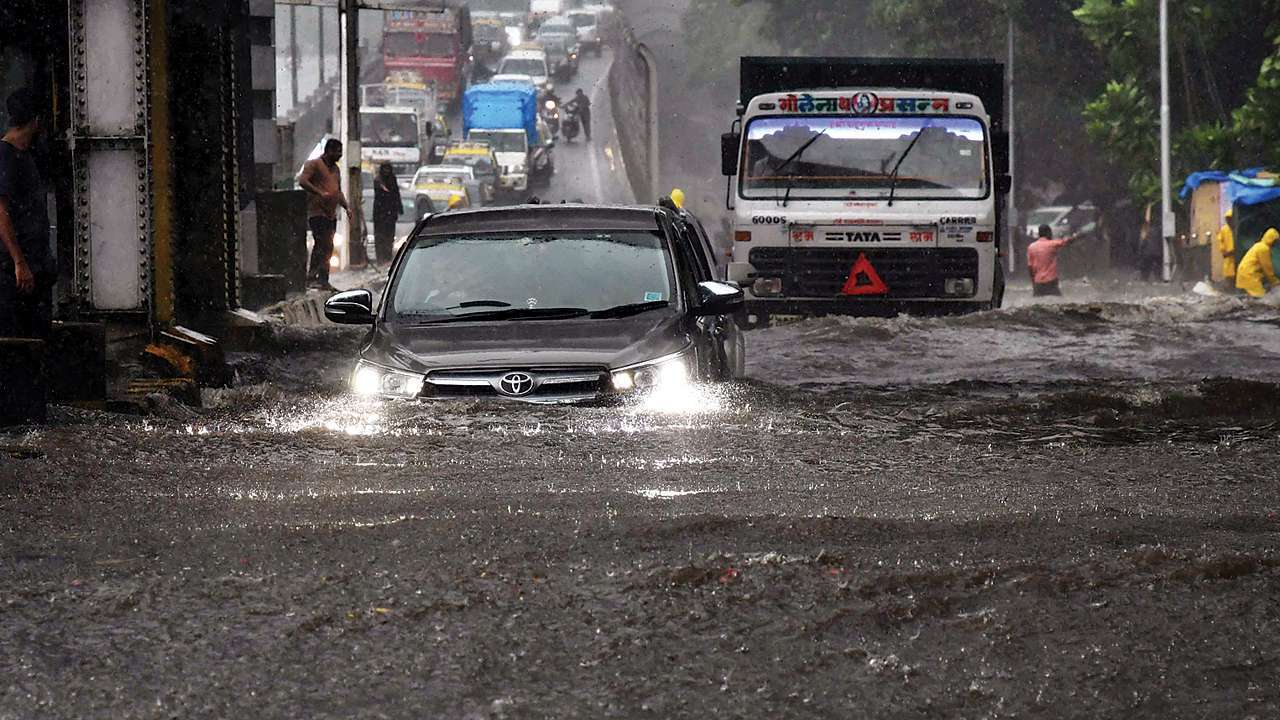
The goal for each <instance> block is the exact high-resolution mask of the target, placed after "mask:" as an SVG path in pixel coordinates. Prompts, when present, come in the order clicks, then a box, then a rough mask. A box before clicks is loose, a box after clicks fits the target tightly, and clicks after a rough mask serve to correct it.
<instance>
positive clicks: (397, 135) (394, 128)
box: [360, 113, 418, 147]
mask: <svg viewBox="0 0 1280 720" xmlns="http://www.w3.org/2000/svg"><path fill="white" fill-rule="evenodd" d="M360 142H362V143H363V144H364V145H366V146H367V147H417V146H418V119H417V118H415V117H414V116H413V115H409V114H402V113H361V115H360Z"/></svg>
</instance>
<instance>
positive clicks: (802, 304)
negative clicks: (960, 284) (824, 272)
mask: <svg viewBox="0 0 1280 720" xmlns="http://www.w3.org/2000/svg"><path fill="white" fill-rule="evenodd" d="M983 307H984V303H981V302H978V301H975V300H973V299H972V298H969V299H963V300H957V299H953V298H947V299H942V298H914V299H912V298H907V299H900V300H867V299H864V298H841V299H831V298H789V297H777V298H757V297H751V296H748V299H747V300H746V302H745V303H743V312H744V313H746V314H747V315H749V316H750V315H755V316H761V315H763V316H772V315H801V316H806V317H814V316H822V315H848V316H852V317H896V316H898V315H914V316H922V317H939V316H948V315H966V314H968V313H972V312H977V311H978V310H981V309H983Z"/></svg>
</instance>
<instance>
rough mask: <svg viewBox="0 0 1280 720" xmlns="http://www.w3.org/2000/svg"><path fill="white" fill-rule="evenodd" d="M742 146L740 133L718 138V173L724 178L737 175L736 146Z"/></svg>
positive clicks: (726, 134)
mask: <svg viewBox="0 0 1280 720" xmlns="http://www.w3.org/2000/svg"><path fill="white" fill-rule="evenodd" d="M741 144H742V135H741V134H740V133H725V134H723V135H721V136H720V173H721V174H722V175H724V176H726V177H732V176H734V175H737V174H738V146H739V145H741Z"/></svg>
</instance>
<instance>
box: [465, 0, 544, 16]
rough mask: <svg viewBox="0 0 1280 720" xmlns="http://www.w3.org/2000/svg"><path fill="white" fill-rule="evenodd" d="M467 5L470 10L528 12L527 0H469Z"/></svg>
mask: <svg viewBox="0 0 1280 720" xmlns="http://www.w3.org/2000/svg"><path fill="white" fill-rule="evenodd" d="M467 5H468V7H470V8H471V12H498V13H525V12H529V0H470V2H468V3H467Z"/></svg>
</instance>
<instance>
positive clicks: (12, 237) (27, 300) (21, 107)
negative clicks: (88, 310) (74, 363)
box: [0, 88, 56, 339]
mask: <svg viewBox="0 0 1280 720" xmlns="http://www.w3.org/2000/svg"><path fill="white" fill-rule="evenodd" d="M6 109H7V110H8V112H9V127H8V128H7V129H6V131H5V134H4V138H3V140H0V337H28V338H39V339H44V338H47V337H48V336H49V328H50V324H51V318H52V309H53V298H52V290H53V283H54V278H55V277H56V272H55V269H54V267H53V258H52V257H50V253H49V210H48V206H47V202H46V200H45V191H44V186H43V184H42V183H41V181H40V171H39V169H38V168H37V167H36V161H35V158H34V157H32V154H31V146H32V144H33V143H35V140H36V137H37V136H38V135H39V134H40V109H39V105H38V101H37V100H36V96H35V93H33V92H32V91H31V90H29V89H25V88H24V89H21V90H18V91H17V92H15V93H13V95H11V96H10V97H9V99H8V102H7V103H6Z"/></svg>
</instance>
